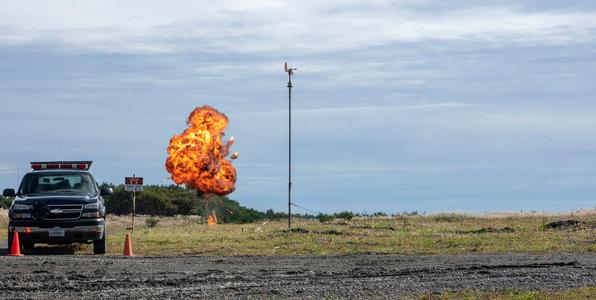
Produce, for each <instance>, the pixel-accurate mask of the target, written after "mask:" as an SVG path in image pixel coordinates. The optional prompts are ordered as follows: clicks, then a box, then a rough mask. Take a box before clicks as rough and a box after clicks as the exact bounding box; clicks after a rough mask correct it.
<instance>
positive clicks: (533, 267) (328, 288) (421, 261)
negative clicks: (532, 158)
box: [0, 253, 596, 299]
mask: <svg viewBox="0 0 596 300" xmlns="http://www.w3.org/2000/svg"><path fill="white" fill-rule="evenodd" d="M0 266H2V272H1V273H0V291H1V293H0V296H1V297H3V298H60V299H61V298H77V299H78V298H98V297H105V298H152V299H160V298H204V297H215V298H263V297H267V298H271V297H274V298H322V297H328V298H338V297H340V298H395V297H398V296H405V295H417V294H420V293H438V292H442V291H445V290H462V289H481V290H493V291H494V290H501V289H508V288H516V289H523V290H561V289H566V288H572V287H586V286H596V254H593V253H592V254H591V253H587V254H569V253H558V254H474V255H448V256H395V255H347V256H327V257H298V256H290V257H254V256H249V257H194V256H193V257H134V258H124V257H109V256H106V257H103V256H82V255H50V256H48V255H45V256H37V255H30V256H24V257H6V256H3V257H0Z"/></svg>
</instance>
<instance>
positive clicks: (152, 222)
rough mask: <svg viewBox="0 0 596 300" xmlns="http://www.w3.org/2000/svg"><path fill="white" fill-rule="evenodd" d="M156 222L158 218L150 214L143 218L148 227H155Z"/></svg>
mask: <svg viewBox="0 0 596 300" xmlns="http://www.w3.org/2000/svg"><path fill="white" fill-rule="evenodd" d="M158 222H159V219H158V218H156V217H154V216H150V217H148V218H147V219H145V225H147V227H149V228H153V227H155V225H157V223H158Z"/></svg>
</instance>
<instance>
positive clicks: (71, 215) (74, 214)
mask: <svg viewBox="0 0 596 300" xmlns="http://www.w3.org/2000/svg"><path fill="white" fill-rule="evenodd" d="M82 211H83V205H81V204H59V205H48V213H47V214H46V216H45V217H44V218H43V219H44V220H76V219H78V218H80V217H81V213H82Z"/></svg>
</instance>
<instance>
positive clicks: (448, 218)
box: [431, 213, 473, 222]
mask: <svg viewBox="0 0 596 300" xmlns="http://www.w3.org/2000/svg"><path fill="white" fill-rule="evenodd" d="M470 218H473V217H471V216H469V215H466V214H460V213H443V214H437V215H433V216H431V219H432V220H433V221H435V222H463V221H465V220H467V219H470Z"/></svg>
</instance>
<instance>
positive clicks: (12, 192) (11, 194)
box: [2, 189, 16, 197]
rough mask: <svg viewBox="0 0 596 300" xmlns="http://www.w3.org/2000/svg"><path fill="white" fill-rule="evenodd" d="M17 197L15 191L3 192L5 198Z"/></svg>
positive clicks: (7, 190) (6, 190)
mask: <svg viewBox="0 0 596 300" xmlns="http://www.w3.org/2000/svg"><path fill="white" fill-rule="evenodd" d="M15 195H16V192H15V191H14V189H5V190H4V191H3V192H2V196H4V197H14V196H15Z"/></svg>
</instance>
